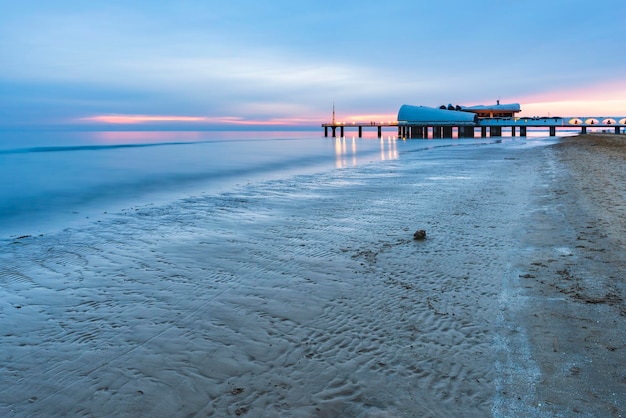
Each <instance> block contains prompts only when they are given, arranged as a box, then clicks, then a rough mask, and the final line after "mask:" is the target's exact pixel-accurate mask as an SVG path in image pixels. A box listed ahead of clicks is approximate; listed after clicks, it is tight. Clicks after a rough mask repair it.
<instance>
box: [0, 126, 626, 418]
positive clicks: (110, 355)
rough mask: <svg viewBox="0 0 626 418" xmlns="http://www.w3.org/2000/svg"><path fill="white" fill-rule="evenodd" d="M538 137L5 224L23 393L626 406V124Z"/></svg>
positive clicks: (174, 407) (136, 399) (301, 402)
mask: <svg viewBox="0 0 626 418" xmlns="http://www.w3.org/2000/svg"><path fill="white" fill-rule="evenodd" d="M603 138H604V137H603ZM622 140H623V139H622V138H621V137H620V139H619V141H622ZM516 141H520V142H519V143H520V146H519V147H517V146H515V145H511V146H502V147H497V146H495V147H485V146H473V147H472V146H470V147H450V148H449V151H446V149H443V150H439V151H437V153H436V155H437V158H433V159H429V158H428V155H429V154H428V153H427V152H428V151H420V152H422V153H423V152H426V153H427V154H420V155H422V156H423V155H426V158H421V157H420V159H416V160H412V155H411V154H405V155H404V156H403V157H402V158H403V160H404V161H390V162H388V163H387V164H372V165H368V166H364V167H359V168H357V169H354V170H336V171H333V172H330V173H324V174H322V175H319V176H302V177H296V178H293V179H290V180H287V181H284V180H277V181H271V182H267V183H265V184H263V185H260V186H257V187H253V188H248V187H242V188H240V189H239V190H236V191H233V192H232V193H225V194H223V195H220V196H217V197H215V196H209V197H203V196H201V197H190V198H188V199H186V200H184V201H180V202H176V203H174V204H172V205H169V206H168V205H165V206H150V205H148V206H145V207H141V208H134V209H133V210H130V211H127V212H125V213H121V214H118V215H111V216H109V217H105V218H103V219H102V220H101V222H95V221H94V223H93V224H92V225H91V226H85V227H84V228H81V229H67V230H64V231H61V232H59V233H56V234H52V235H49V236H43V237H23V238H19V239H18V238H16V239H13V240H10V241H9V242H7V243H3V244H2V245H3V251H2V252H1V253H0V283H1V284H2V287H1V288H0V292H1V294H0V296H1V297H0V324H1V328H0V331H1V336H2V339H0V377H1V382H2V383H1V384H0V415H2V416H20V417H21V416H152V417H172V416H198V417H200V416H220V417H221V416H246V417H274V416H288V417H292V416H295V417H311V416H321V417H351V416H360V417H415V416H420V417H429V416H431V417H454V416H458V417H484V416H490V415H492V416H498V417H500V416H511V417H516V416H620V414H621V415H622V416H623V415H624V411H625V405H624V399H625V396H624V393H625V391H624V388H625V387H626V381H625V374H624V365H625V364H626V358H625V344H624V338H625V337H624V334H625V333H624V329H625V327H624V318H625V316H624V281H623V279H624V277H623V271H624V270H625V269H624V267H625V265H624V264H625V260H624V254H625V253H626V251H625V248H624V246H625V244H624V236H625V235H624V233H625V232H626V230H625V228H624V220H625V219H626V217H625V215H626V214H625V213H624V210H625V204H624V201H625V197H626V196H625V194H624V193H625V192H624V190H625V185H626V179H625V177H624V176H625V175H626V173H625V172H624V170H623V168H624V149H625V148H624V147H623V146H622V145H621V142H619V146H617V145H615V144H617V142H615V140H614V139H612V138H608V137H607V138H606V139H595V138H588V137H587V138H582V137H580V138H573V139H566V140H563V141H562V144H560V145H556V146H547V147H546V146H538V147H530V148H527V147H525V146H524V145H523V141H522V140H515V141H514V144H516V143H517V142H516ZM425 144H427V145H428V146H431V145H432V144H437V142H431V141H429V142H425ZM446 152H447V153H448V154H446ZM433 155H435V154H433ZM416 229H425V230H426V231H427V239H426V240H424V241H414V240H413V239H412V238H413V232H414V231H415V230H416Z"/></svg>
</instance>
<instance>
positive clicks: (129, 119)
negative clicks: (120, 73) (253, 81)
mask: <svg viewBox="0 0 626 418" xmlns="http://www.w3.org/2000/svg"><path fill="white" fill-rule="evenodd" d="M78 122H88V123H89V122H95V123H104V124H111V125H137V124H148V123H159V122H173V123H205V124H220V125H233V126H255V125H256V126H281V125H283V126H284V125H287V126H299V125H311V124H318V123H319V122H320V120H319V119H313V118H271V119H266V120H255V119H245V118H242V117H237V116H215V117H208V116H174V115H120V114H117V115H96V116H88V117H83V118H80V119H78Z"/></svg>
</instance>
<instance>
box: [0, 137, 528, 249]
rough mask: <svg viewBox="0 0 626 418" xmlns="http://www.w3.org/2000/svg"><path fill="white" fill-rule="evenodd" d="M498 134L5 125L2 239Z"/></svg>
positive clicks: (0, 165) (0, 141) (0, 140)
mask: <svg viewBox="0 0 626 418" xmlns="http://www.w3.org/2000/svg"><path fill="white" fill-rule="evenodd" d="M348 134H349V133H348ZM367 135H370V136H369V137H368V136H367ZM508 140H511V139H510V138H509V139H508ZM494 141H495V139H490V138H486V139H481V138H476V139H469V140H467V139H462V140H459V139H455V140H434V141H431V140H429V141H421V140H409V141H402V140H397V138H396V137H395V136H394V135H393V133H392V134H385V135H384V137H383V138H381V139H378V138H376V137H375V136H374V135H373V133H367V134H366V137H364V138H356V137H353V136H347V137H345V138H325V137H323V133H322V132H321V130H320V131H314V132H2V133H0V236H5V237H6V236H7V235H24V234H36V233H43V232H45V231H47V230H50V229H58V228H62V227H63V226H64V225H65V224H67V223H71V222H78V221H84V220H85V219H91V220H93V219H94V217H95V218H97V217H98V216H103V215H104V214H105V213H110V212H115V211H120V210H123V209H128V208H131V207H133V206H134V205H143V204H150V203H157V202H159V201H163V200H172V199H175V198H176V197H180V196H185V195H190V194H201V193H217V192H220V191H223V190H227V189H228V188H232V187H234V186H236V185H237V184H249V183H254V182H260V181H266V180H269V179H273V178H287V177H289V176H293V175H296V174H306V173H311V174H312V173H315V172H321V171H325V170H335V169H342V168H346V167H350V166H357V165H362V164H370V163H380V162H384V161H386V160H389V159H398V158H402V154H403V153H405V152H410V151H414V150H419V149H429V148H430V149H432V148H438V147H445V146H450V145H463V144H476V143H486V142H494ZM505 141H507V139H505ZM517 141H520V142H521V140H517Z"/></svg>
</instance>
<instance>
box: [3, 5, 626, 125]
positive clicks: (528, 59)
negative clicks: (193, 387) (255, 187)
mask: <svg viewBox="0 0 626 418" xmlns="http://www.w3.org/2000/svg"><path fill="white" fill-rule="evenodd" d="M0 6H1V10H2V14H1V15H0V56H2V65H0V128H15V127H18V128H19V127H40V126H80V127H84V126H92V125H98V126H109V125H111V126H119V125H122V126H126V125H128V126H129V127H133V129H137V128H141V127H151V126H152V127H154V126H155V125H159V126H161V125H162V126H169V127H172V126H174V127H175V126H180V127H208V128H211V127H218V128H219V127H251V128H254V127H259V126H270V127H273V126H279V125H288V126H294V125H295V126H299V125H310V126H319V123H321V122H325V121H328V120H329V119H330V116H331V110H332V104H333V101H334V102H335V104H336V106H337V116H338V118H340V119H341V118H343V119H344V120H348V121H349V120H358V119H361V120H370V119H377V120H378V119H379V120H386V119H393V118H395V116H396V114H397V110H398V108H399V107H400V106H401V105H402V104H404V103H408V104H415V105H427V106H439V105H441V104H448V103H453V104H465V105H473V104H488V103H494V102H495V100H496V99H500V100H501V101H502V102H519V103H521V105H522V109H523V111H524V113H525V114H528V115H533V114H537V115H545V114H547V113H552V115H555V114H557V113H558V114H561V115H562V116H574V115H577V114H590V113H593V114H594V115H608V114H611V115H626V53H625V51H624V39H626V23H625V20H624V19H626V2H624V1H623V0H598V1H595V2H588V1H577V0H569V1H566V0H550V1H547V0H543V1H536V0H524V1H509V0H506V1H505V0H474V1H458V0H447V1H429V2H424V1H408V0H407V1H396V0H388V1H384V2H378V1H376V2H374V1H367V0H364V1H340V0H337V1H326V0H318V1H308V0H300V1H293V0H289V1H283V0H271V1H270V0H266V1H263V0H257V1H248V0H228V1H214V0H208V1H199V0H186V1H185V0H178V1H159V0H151V1H116V0H107V1H99V0H91V1H85V0H80V1H79V0H74V1H70V0H58V1H52V0H45V1H44V0H24V1H20V2H17V1H4V0H0Z"/></svg>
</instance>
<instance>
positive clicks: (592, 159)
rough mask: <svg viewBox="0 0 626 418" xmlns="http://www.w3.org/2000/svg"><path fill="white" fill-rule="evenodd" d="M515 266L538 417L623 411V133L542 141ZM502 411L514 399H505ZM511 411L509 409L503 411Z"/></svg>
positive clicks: (625, 327) (625, 206)
mask: <svg viewBox="0 0 626 418" xmlns="http://www.w3.org/2000/svg"><path fill="white" fill-rule="evenodd" d="M546 152H547V153H548V154H549V158H547V159H546V162H547V163H549V164H550V166H547V167H545V169H544V170H543V172H544V173H545V174H546V176H547V177H546V178H545V179H544V182H543V183H542V184H540V185H539V187H537V191H536V193H535V197H534V198H535V199H536V200H537V208H536V209H535V210H534V211H533V212H532V213H530V214H528V216H527V221H526V224H527V227H526V228H525V242H526V244H527V245H528V247H527V249H526V250H525V251H524V258H525V259H526V260H524V261H523V262H522V263H520V264H519V265H518V268H519V269H520V275H519V277H520V279H519V280H520V285H521V286H523V288H524V291H523V295H524V296H523V297H524V298H526V302H525V304H524V306H523V307H522V308H520V310H519V313H520V314H521V316H522V317H523V318H524V326H525V328H527V329H528V335H529V339H530V345H531V347H532V351H531V353H530V355H531V356H532V358H533V359H534V360H535V362H536V364H537V366H538V369H539V370H538V371H539V372H540V378H539V379H538V381H537V382H536V385H535V387H534V388H532V390H533V391H534V392H535V395H534V396H535V397H536V402H537V404H541V408H542V409H543V410H544V411H546V412H547V416H606V417H621V416H624V414H625V412H626V305H625V299H626V281H625V272H626V238H625V237H626V170H624V168H626V136H616V135H602V134H597V135H585V136H579V137H572V138H566V139H563V140H562V142H561V143H560V144H557V145H554V146H552V147H549V148H547V149H546ZM512 406H513V407H512V409H511V412H517V411H518V410H520V409H523V407H524V405H519V408H518V407H517V406H515V402H513V403H512ZM513 415H515V414H513Z"/></svg>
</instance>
